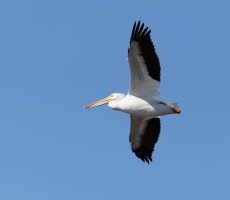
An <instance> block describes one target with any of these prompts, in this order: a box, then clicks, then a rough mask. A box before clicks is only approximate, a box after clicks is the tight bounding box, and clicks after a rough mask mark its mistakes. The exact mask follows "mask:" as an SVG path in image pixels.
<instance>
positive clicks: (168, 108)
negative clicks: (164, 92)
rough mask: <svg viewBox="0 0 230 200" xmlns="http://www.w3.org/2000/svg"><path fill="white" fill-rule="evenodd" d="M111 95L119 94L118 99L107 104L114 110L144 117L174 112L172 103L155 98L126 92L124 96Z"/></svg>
mask: <svg viewBox="0 0 230 200" xmlns="http://www.w3.org/2000/svg"><path fill="white" fill-rule="evenodd" d="M113 95H116V96H118V95H120V96H121V98H120V99H119V100H117V101H111V102H109V104H108V106H109V107H111V108H112V109H114V110H119V111H122V112H125V113H129V114H131V115H136V116H145V117H147V116H148V117H158V116H162V115H167V114H173V113H174V111H173V110H172V108H174V107H175V105H174V104H170V103H161V102H160V101H158V100H155V99H148V98H145V97H142V98H139V97H136V96H133V95H130V94H127V95H126V96H125V97H122V96H123V95H122V94H113Z"/></svg>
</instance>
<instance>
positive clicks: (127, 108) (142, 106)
mask: <svg viewBox="0 0 230 200" xmlns="http://www.w3.org/2000/svg"><path fill="white" fill-rule="evenodd" d="M119 110H120V111H122V112H126V113H129V114H131V115H137V116H158V115H157V112H156V109H155V108H154V106H152V105H150V104H149V103H148V102H146V101H143V100H141V101H135V102H130V103H129V104H124V105H121V107H120V109H119Z"/></svg>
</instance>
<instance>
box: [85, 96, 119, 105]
mask: <svg viewBox="0 0 230 200" xmlns="http://www.w3.org/2000/svg"><path fill="white" fill-rule="evenodd" d="M114 100H115V99H114V98H112V97H111V96H109V97H106V98H104V99H101V100H99V101H97V102H94V103H91V104H89V105H87V106H84V107H83V108H93V107H97V106H102V105H104V104H106V103H109V102H110V101H114Z"/></svg>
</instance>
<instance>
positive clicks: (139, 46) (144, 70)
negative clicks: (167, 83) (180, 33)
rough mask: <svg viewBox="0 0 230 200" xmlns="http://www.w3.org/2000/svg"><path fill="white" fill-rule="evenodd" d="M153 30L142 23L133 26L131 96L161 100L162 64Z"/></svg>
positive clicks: (130, 60)
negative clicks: (153, 38)
mask: <svg viewBox="0 0 230 200" xmlns="http://www.w3.org/2000/svg"><path fill="white" fill-rule="evenodd" d="M150 32H151V30H148V27H145V28H144V23H143V24H141V23H140V21H139V22H138V23H137V24H136V22H135V23H134V25H133V29H132V35H131V39H130V46H129V49H128V60H129V65H130V73H131V85H130V88H129V94H131V95H135V96H138V97H143V96H145V97H155V98H159V92H158V86H159V83H160V71H161V68H160V62H159V58H158V56H157V54H156V52H155V48H154V45H153V43H152V41H151V38H150Z"/></svg>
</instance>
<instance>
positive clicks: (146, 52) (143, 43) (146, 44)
mask: <svg viewBox="0 0 230 200" xmlns="http://www.w3.org/2000/svg"><path fill="white" fill-rule="evenodd" d="M150 33H151V30H148V27H146V28H144V23H142V24H141V22H140V21H138V23H137V24H136V22H135V23H134V25H133V29H132V34H131V38H130V44H131V43H132V42H133V41H136V42H138V44H139V46H140V50H141V56H143V58H144V60H145V64H146V66H147V69H148V73H149V76H151V77H152V78H153V79H155V80H157V81H159V82H160V79H161V68H160V61H159V58H158V56H157V54H156V52H155V48H154V45H153V43H152V41H151V38H150Z"/></svg>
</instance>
